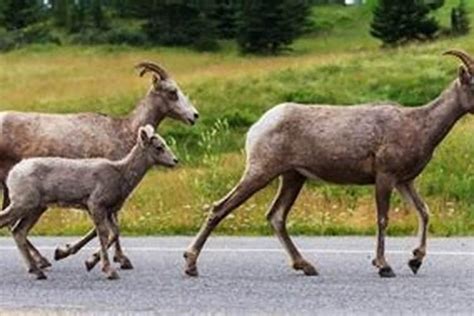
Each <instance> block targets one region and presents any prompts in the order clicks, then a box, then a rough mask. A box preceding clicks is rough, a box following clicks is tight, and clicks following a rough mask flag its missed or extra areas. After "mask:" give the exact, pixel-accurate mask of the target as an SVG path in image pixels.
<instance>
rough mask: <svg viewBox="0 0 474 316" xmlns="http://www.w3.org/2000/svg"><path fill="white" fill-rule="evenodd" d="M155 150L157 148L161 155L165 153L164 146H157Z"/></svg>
mask: <svg viewBox="0 0 474 316" xmlns="http://www.w3.org/2000/svg"><path fill="white" fill-rule="evenodd" d="M155 148H156V151H157V152H159V153H162V152H163V151H164V148H163V146H156V147H155Z"/></svg>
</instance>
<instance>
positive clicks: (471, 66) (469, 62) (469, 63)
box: [443, 50, 474, 75]
mask: <svg viewBox="0 0 474 316" xmlns="http://www.w3.org/2000/svg"><path fill="white" fill-rule="evenodd" d="M443 55H452V56H456V57H458V58H459V59H461V60H462V62H463V63H464V65H466V67H467V69H468V70H469V73H470V74H471V75H472V74H474V60H473V59H472V57H471V56H469V55H468V54H467V53H465V52H463V51H460V50H448V51H447V52H445V53H444V54H443Z"/></svg>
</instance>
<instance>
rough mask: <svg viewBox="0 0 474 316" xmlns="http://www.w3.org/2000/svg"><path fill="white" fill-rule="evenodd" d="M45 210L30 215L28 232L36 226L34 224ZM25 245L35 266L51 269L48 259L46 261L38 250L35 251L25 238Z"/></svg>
mask: <svg viewBox="0 0 474 316" xmlns="http://www.w3.org/2000/svg"><path fill="white" fill-rule="evenodd" d="M46 209H47V208H41V209H40V210H39V211H38V212H34V213H31V215H29V216H31V220H30V226H31V227H30V228H29V229H28V230H30V229H31V228H32V227H34V226H35V225H36V223H37V222H38V220H39V219H40V217H41V215H42V214H43V213H44V212H45V211H46ZM26 243H27V247H28V249H29V251H30V253H31V256H32V257H33V259H34V260H35V262H36V265H37V266H38V267H39V268H40V269H46V268H49V267H51V263H50V262H49V261H48V259H46V258H45V257H44V256H43V255H42V254H41V253H40V252H39V250H38V249H36V247H35V246H34V245H33V244H32V243H31V241H30V240H29V239H28V238H26Z"/></svg>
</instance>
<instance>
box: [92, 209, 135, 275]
mask: <svg viewBox="0 0 474 316" xmlns="http://www.w3.org/2000/svg"><path fill="white" fill-rule="evenodd" d="M116 219H117V217H116V215H114V216H111V217H110V223H111V227H110V238H109V241H108V244H107V248H110V247H111V246H112V245H115V249H116V251H117V244H119V247H120V242H119V240H120V229H119V226H118V222H117V220H116ZM120 251H121V249H120ZM121 255H122V256H123V257H122V258H121V259H122V260H123V258H125V260H128V258H127V257H126V256H125V255H124V254H123V253H122V254H121ZM116 256H117V254H116ZM99 261H100V250H99V251H97V252H95V253H93V254H92V256H91V257H90V258H89V259H87V260H86V262H85V264H86V268H87V271H90V270H92V269H93V268H94V267H95V266H96V265H97V264H98V263H99ZM114 261H115V262H120V261H117V260H116V259H115V258H114ZM121 264H122V262H121ZM123 264H124V265H126V264H127V262H126V261H123ZM128 264H129V265H130V266H131V264H132V263H131V262H130V260H128ZM121 268H122V266H121ZM132 268H133V267H131V268H128V269H132ZM122 269H125V270H126V269H127V267H126V268H122Z"/></svg>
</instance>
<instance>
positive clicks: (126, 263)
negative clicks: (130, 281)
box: [114, 257, 133, 270]
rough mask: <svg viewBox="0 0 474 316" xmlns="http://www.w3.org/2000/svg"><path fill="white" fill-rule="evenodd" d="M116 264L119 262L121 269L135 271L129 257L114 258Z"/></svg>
mask: <svg viewBox="0 0 474 316" xmlns="http://www.w3.org/2000/svg"><path fill="white" fill-rule="evenodd" d="M114 262H118V263H119V264H120V269H122V270H133V264H132V262H131V261H130V259H128V258H127V257H122V258H117V257H114Z"/></svg>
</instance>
